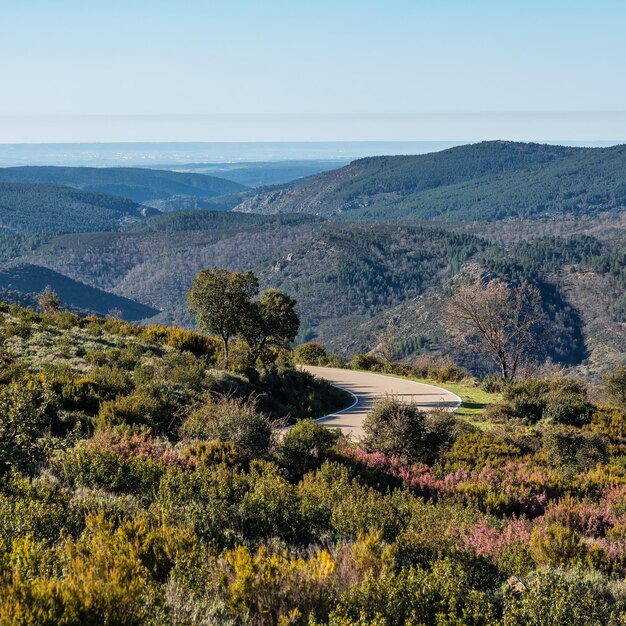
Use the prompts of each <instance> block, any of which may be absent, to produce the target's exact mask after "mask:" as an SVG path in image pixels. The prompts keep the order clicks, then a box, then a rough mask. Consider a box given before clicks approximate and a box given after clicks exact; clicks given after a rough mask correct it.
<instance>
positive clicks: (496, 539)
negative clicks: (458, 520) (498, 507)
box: [459, 518, 532, 562]
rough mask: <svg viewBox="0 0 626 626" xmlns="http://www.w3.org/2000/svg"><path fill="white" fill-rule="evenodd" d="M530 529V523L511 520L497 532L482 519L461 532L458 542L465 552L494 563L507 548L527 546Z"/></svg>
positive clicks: (515, 519)
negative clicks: (470, 552) (468, 551)
mask: <svg viewBox="0 0 626 626" xmlns="http://www.w3.org/2000/svg"><path fill="white" fill-rule="evenodd" d="M531 529H532V522H529V521H528V520H524V519H519V518H513V519H512V520H511V521H509V522H508V523H507V524H506V526H505V527H504V528H503V529H502V530H499V529H497V528H495V527H493V526H491V525H490V524H489V522H488V521H487V520H486V519H484V518H483V519H480V520H479V521H478V522H477V523H476V524H474V525H473V526H471V527H468V528H465V529H463V530H461V531H460V532H459V541H460V544H461V546H462V547H463V548H465V549H466V550H472V551H473V552H475V553H476V554H477V555H479V556H484V557H487V558H489V559H491V560H492V561H494V562H496V561H497V560H498V557H499V556H500V555H501V554H502V552H503V551H504V550H505V549H506V548H507V547H509V546H512V545H525V546H527V545H528V544H529V543H530V531H531Z"/></svg>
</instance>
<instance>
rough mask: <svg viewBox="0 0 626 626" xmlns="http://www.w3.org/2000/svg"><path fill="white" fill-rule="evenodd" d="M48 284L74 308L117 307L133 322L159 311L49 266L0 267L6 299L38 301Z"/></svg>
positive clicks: (91, 310) (100, 310) (95, 310)
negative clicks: (79, 280) (86, 283)
mask: <svg viewBox="0 0 626 626" xmlns="http://www.w3.org/2000/svg"><path fill="white" fill-rule="evenodd" d="M46 287H51V288H52V289H53V290H54V291H55V292H56V294H57V295H58V296H59V298H60V300H61V303H62V305H63V306H64V307H65V308H68V309H70V310H73V311H80V312H82V313H88V312H89V313H95V314H98V315H107V314H109V312H111V311H113V310H117V311H118V314H119V316H120V317H121V318H122V319H125V320H127V321H129V322H132V321H136V320H141V319H144V318H147V317H152V316H154V315H156V314H157V313H158V310H157V309H155V308H153V307H149V306H145V305H143V304H141V303H139V302H135V301H134V300H130V299H129V298H124V297H121V296H117V295H115V294H113V293H107V292H106V291H102V290H101V289H95V288H94V287H90V286H89V285H85V284H84V283H81V282H78V281H76V280H72V279H71V278H68V277H67V276H64V275H63V274H59V273H58V272H55V271H53V270H50V269H48V268H46V267H40V266H37V265H29V264H19V265H14V266H10V267H6V268H3V269H1V270H0V289H1V290H2V292H1V293H0V297H2V299H3V300H5V301H9V302H12V301H17V302H24V301H26V302H30V303H36V301H37V296H38V295H39V294H41V293H42V292H43V290H44V289H45V288H46Z"/></svg>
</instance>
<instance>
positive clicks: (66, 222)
mask: <svg viewBox="0 0 626 626" xmlns="http://www.w3.org/2000/svg"><path fill="white" fill-rule="evenodd" d="M155 213H156V211H155V210H154V209H150V208H146V207H143V206H141V205H139V204H137V203H136V202H133V201H132V200H128V199H126V198H120V197H118V196H112V195H109V194H104V193H96V192H92V191H83V190H79V189H72V188H70V187H61V186H59V185H48V184H22V183H0V229H2V230H3V231H9V232H12V233H50V232H67V231H89V230H115V229H117V228H119V227H120V226H121V225H122V224H123V223H125V222H128V221H134V220H138V219H142V218H143V217H145V216H146V215H154V214H155Z"/></svg>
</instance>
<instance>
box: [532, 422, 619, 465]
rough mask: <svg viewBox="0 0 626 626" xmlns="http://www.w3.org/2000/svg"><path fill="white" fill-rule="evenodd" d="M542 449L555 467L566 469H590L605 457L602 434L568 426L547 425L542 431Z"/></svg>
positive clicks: (605, 450)
mask: <svg viewBox="0 0 626 626" xmlns="http://www.w3.org/2000/svg"><path fill="white" fill-rule="evenodd" d="M543 451H544V453H545V454H546V456H547V458H548V459H549V461H550V462H551V463H552V464H553V465H554V466H555V467H557V468H558V467H562V468H564V469H567V470H581V469H591V468H593V467H594V466H595V465H596V464H597V463H602V462H605V461H606V459H607V447H606V440H605V439H604V437H603V436H602V435H600V434H598V433H593V432H591V433H589V432H583V431H581V430H579V429H577V428H573V427H568V426H553V427H547V428H546V429H545V430H544V432H543Z"/></svg>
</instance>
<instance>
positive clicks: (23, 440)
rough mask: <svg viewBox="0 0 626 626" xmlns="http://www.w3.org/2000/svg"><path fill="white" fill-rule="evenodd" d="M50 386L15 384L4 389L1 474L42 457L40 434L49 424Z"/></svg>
mask: <svg viewBox="0 0 626 626" xmlns="http://www.w3.org/2000/svg"><path fill="white" fill-rule="evenodd" d="M48 400H49V391H48V390H46V389H43V390H42V389H26V388H23V387H20V386H18V385H16V384H11V385H8V386H6V387H3V388H2V389H0V477H2V476H3V475H4V474H6V473H7V472H8V471H10V470H11V469H18V470H24V469H27V468H28V467H30V466H31V465H32V464H33V463H36V462H37V461H38V460H40V459H41V458H42V455H43V451H44V449H43V447H42V445H41V441H40V438H41V437H42V435H43V432H44V428H45V426H46V420H45V410H46V405H47V402H48Z"/></svg>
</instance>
